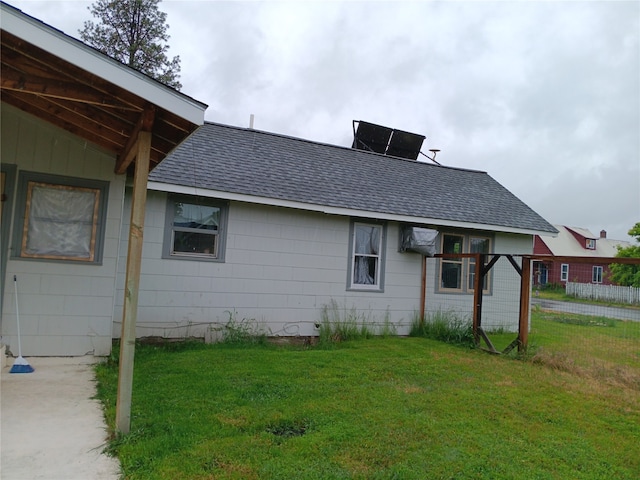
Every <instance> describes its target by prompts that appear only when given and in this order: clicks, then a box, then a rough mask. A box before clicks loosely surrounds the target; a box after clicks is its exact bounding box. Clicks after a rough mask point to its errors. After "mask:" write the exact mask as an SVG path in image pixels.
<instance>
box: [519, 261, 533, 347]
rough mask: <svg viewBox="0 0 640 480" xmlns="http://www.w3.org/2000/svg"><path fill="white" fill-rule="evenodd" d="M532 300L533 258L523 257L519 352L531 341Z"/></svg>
mask: <svg viewBox="0 0 640 480" xmlns="http://www.w3.org/2000/svg"><path fill="white" fill-rule="evenodd" d="M530 302H531V260H530V259H529V258H527V257H523V258H522V273H521V277H520V318H519V321H518V352H521V353H522V352H524V351H525V350H526V349H527V343H528V341H529V308H530V305H531V304H530Z"/></svg>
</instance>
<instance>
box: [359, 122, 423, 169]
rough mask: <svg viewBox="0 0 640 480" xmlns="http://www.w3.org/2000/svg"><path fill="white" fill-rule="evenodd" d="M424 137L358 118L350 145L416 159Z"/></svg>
mask: <svg viewBox="0 0 640 480" xmlns="http://www.w3.org/2000/svg"><path fill="white" fill-rule="evenodd" d="M354 124H355V120H354ZM424 139H425V137H424V136H423V135H416V134H415V133H409V132H404V131H402V130H394V129H393V128H389V127H383V126H382V125H376V124H374V123H369V122H363V121H362V120H360V121H358V128H357V130H356V129H354V138H353V145H352V146H351V147H352V148H355V149H357V150H368V151H371V152H375V153H381V154H383V155H390V156H394V157H400V158H407V159H409V160H416V159H417V158H418V154H419V153H420V148H421V147H422V142H423V141H424Z"/></svg>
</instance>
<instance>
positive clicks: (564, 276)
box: [560, 263, 569, 282]
mask: <svg viewBox="0 0 640 480" xmlns="http://www.w3.org/2000/svg"><path fill="white" fill-rule="evenodd" d="M565 267H567V268H565ZM560 281H561V282H568V281H569V264H568V263H562V264H560Z"/></svg>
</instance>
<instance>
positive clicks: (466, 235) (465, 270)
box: [435, 231, 495, 295]
mask: <svg viewBox="0 0 640 480" xmlns="http://www.w3.org/2000/svg"><path fill="white" fill-rule="evenodd" d="M447 235H450V236H456V237H462V252H460V253H465V254H466V253H470V249H471V239H475V238H480V239H483V240H488V241H489V252H488V253H486V255H491V253H492V252H493V248H494V243H495V237H494V236H493V235H490V234H488V233H487V232H477V233H476V232H456V231H449V232H441V233H440V252H441V253H443V250H444V238H445V236H447ZM472 260H473V259H471V258H461V259H459V261H455V260H451V259H444V258H440V259H438V268H437V269H436V281H435V293H442V294H464V295H470V294H473V287H471V288H470V287H469V278H470V277H469V276H470V275H471V262H472ZM451 262H456V263H460V264H462V273H461V277H462V278H461V286H460V288H444V287H442V265H443V263H451ZM474 275H475V274H474ZM485 279H486V282H487V286H486V288H484V289H483V290H482V293H484V294H485V295H491V292H492V288H493V283H492V281H491V272H489V273H487V276H486V277H485Z"/></svg>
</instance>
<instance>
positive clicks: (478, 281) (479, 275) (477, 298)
mask: <svg viewBox="0 0 640 480" xmlns="http://www.w3.org/2000/svg"><path fill="white" fill-rule="evenodd" d="M485 258H486V257H485V255H484V254H481V253H476V254H475V262H476V266H475V267H476V271H475V276H474V278H473V280H474V282H473V339H474V341H475V342H476V346H478V345H480V336H479V334H480V332H481V330H482V328H481V326H482V284H483V283H484V282H483V280H484V276H485V275H483V272H484V261H485ZM484 337H486V335H483V338H484ZM494 350H495V348H494Z"/></svg>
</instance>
